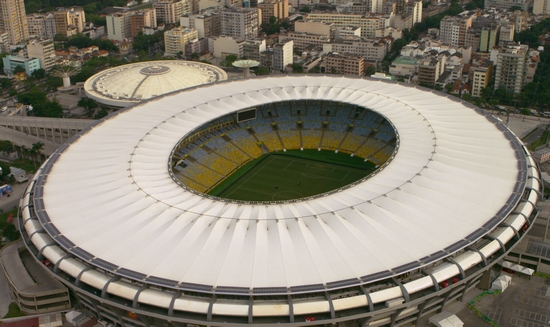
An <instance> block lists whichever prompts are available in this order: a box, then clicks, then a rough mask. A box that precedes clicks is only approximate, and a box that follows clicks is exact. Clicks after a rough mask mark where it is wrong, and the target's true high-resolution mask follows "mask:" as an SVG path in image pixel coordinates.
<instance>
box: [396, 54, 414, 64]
mask: <svg viewBox="0 0 550 327" xmlns="http://www.w3.org/2000/svg"><path fill="white" fill-rule="evenodd" d="M417 62H418V60H417V59H416V58H413V57H405V56H400V57H397V58H396V59H395V60H394V61H393V64H401V65H416V63H417Z"/></svg>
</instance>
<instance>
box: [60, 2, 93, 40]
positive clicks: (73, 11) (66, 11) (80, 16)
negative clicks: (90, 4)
mask: <svg viewBox="0 0 550 327" xmlns="http://www.w3.org/2000/svg"><path fill="white" fill-rule="evenodd" d="M54 19H55V29H56V32H57V34H63V35H66V36H71V35H74V34H76V33H81V32H82V31H83V30H84V27H85V24H86V14H85V13H84V9H82V8H81V7H72V8H58V9H57V11H56V12H54Z"/></svg>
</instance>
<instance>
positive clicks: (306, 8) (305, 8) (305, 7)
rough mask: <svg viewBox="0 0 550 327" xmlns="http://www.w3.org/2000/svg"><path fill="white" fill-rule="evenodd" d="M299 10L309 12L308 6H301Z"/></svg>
mask: <svg viewBox="0 0 550 327" xmlns="http://www.w3.org/2000/svg"><path fill="white" fill-rule="evenodd" d="M300 12H311V9H310V8H309V7H308V6H303V7H302V8H300Z"/></svg>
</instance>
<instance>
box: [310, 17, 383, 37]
mask: <svg viewBox="0 0 550 327" xmlns="http://www.w3.org/2000/svg"><path fill="white" fill-rule="evenodd" d="M380 20H381V18H380V17H363V16H362V15H352V14H338V13H327V14H325V13H313V14H309V15H308V16H307V21H309V22H331V23H334V26H335V27H337V28H342V27H347V26H356V27H360V28H361V36H362V37H367V38H373V37H375V35H376V30H377V29H380V28H382V26H381V22H380Z"/></svg>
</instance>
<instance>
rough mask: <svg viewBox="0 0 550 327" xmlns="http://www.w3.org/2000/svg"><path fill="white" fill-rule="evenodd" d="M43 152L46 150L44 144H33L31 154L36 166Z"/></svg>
mask: <svg viewBox="0 0 550 327" xmlns="http://www.w3.org/2000/svg"><path fill="white" fill-rule="evenodd" d="M42 150H44V143H42V142H35V143H33V144H32V147H31V149H30V154H31V155H32V158H33V159H32V160H33V163H34V165H35V166H36V157H39V158H40V155H41V154H42Z"/></svg>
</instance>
